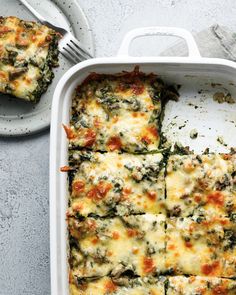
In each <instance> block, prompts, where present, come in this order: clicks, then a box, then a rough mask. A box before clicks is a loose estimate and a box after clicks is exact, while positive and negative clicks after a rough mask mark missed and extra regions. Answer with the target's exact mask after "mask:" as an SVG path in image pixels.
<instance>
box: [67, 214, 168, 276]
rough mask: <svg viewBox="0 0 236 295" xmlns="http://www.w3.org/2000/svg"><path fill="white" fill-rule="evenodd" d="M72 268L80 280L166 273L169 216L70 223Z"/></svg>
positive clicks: (93, 219) (70, 221)
mask: <svg viewBox="0 0 236 295" xmlns="http://www.w3.org/2000/svg"><path fill="white" fill-rule="evenodd" d="M68 226H69V233H70V236H71V240H70V267H71V270H72V274H73V276H76V277H78V278H86V277H94V276H96V277H97V276H99V277H101V276H106V275H110V276H115V277H119V276H121V275H122V274H125V273H127V272H128V273H130V274H132V275H138V276H141V277H144V276H152V275H159V274H161V273H162V272H163V267H164V251H165V228H164V227H165V216H164V215H161V214H160V215H152V214H144V215H131V216H124V217H115V218H112V219H111V218H99V219H98V218H92V217H90V218H86V219H85V220H83V221H80V220H78V219H76V218H73V217H69V219H68Z"/></svg>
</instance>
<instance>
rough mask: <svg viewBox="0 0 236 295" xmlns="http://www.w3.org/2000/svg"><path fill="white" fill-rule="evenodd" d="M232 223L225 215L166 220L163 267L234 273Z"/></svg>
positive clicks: (208, 273)
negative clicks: (164, 262) (164, 261)
mask: <svg viewBox="0 0 236 295" xmlns="http://www.w3.org/2000/svg"><path fill="white" fill-rule="evenodd" d="M235 241H236V223H235V222H233V221H231V220H230V219H229V218H226V217H214V218H210V217H200V216H198V217H197V216H194V217H188V218H187V217H186V218H183V217H180V218H176V217H172V218H170V219H168V220H167V230H166V264H165V266H166V268H167V269H168V271H169V272H170V273H173V274H186V275H200V276H218V277H226V278H232V277H235V276H236V242H235Z"/></svg>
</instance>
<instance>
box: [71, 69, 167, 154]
mask: <svg viewBox="0 0 236 295" xmlns="http://www.w3.org/2000/svg"><path fill="white" fill-rule="evenodd" d="M170 92H171V91H169V90H167V89H166V87H165V85H164V83H163V82H162V81H161V80H160V79H159V78H157V76H155V75H153V74H149V75H146V74H143V73H141V72H139V71H138V70H137V68H136V69H135V70H134V71H133V72H130V73H121V74H117V75H102V74H95V73H93V74H91V75H90V76H89V77H87V79H86V80H85V81H84V82H83V83H82V84H81V85H80V86H78V87H77V89H76V91H75V95H74V98H73V100H72V114H71V115H72V118H71V121H70V127H66V126H65V130H66V132H67V137H68V139H69V142H70V147H84V148H87V149H92V150H94V151H115V150H118V151H119V150H123V151H127V152H145V151H151V150H156V149H157V148H158V146H159V142H160V134H159V133H160V130H159V129H160V121H161V118H160V116H161V109H162V100H164V97H167V96H168V95H170Z"/></svg>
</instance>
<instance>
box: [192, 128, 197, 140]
mask: <svg viewBox="0 0 236 295" xmlns="http://www.w3.org/2000/svg"><path fill="white" fill-rule="evenodd" d="M197 136H198V131H197V129H192V130H191V131H190V138H192V139H195V138H197Z"/></svg>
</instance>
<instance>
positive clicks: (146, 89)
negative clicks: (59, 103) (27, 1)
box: [61, 68, 236, 295]
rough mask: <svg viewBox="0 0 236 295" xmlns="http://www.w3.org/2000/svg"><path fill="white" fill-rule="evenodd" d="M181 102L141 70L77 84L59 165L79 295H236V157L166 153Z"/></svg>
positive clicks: (74, 290)
mask: <svg viewBox="0 0 236 295" xmlns="http://www.w3.org/2000/svg"><path fill="white" fill-rule="evenodd" d="M176 95H177V92H176V91H175V90H174V88H173V87H170V86H166V85H165V84H164V82H163V81H161V80H160V78H158V77H157V76H155V75H154V74H148V75H146V74H143V73H140V72H139V70H138V68H135V70H134V71H133V72H131V73H127V72H125V73H121V74H117V75H111V76H109V75H100V74H95V73H93V74H91V75H90V76H89V77H88V78H87V79H85V81H84V82H83V83H82V84H81V85H79V86H78V87H77V89H76V91H75V94H74V97H73V100H72V109H71V120H70V126H66V125H64V126H63V127H64V129H65V132H66V135H67V137H68V147H69V148H68V165H67V166H64V167H62V168H61V171H63V172H67V173H68V186H69V190H68V191H69V206H68V210H67V216H66V219H67V224H68V236H69V290H70V294H71V295H109V294H114V295H115V294H116V295H126V294H131V295H164V294H165V295H217V294H222V295H225V294H228V295H233V294H236V281H235V278H236V201H235V198H236V153H235V151H233V150H232V152H231V153H228V154H210V153H208V154H202V155H194V154H191V153H188V154H181V153H180V150H174V151H170V150H168V149H166V148H164V145H163V144H162V138H161V120H162V117H163V114H164V107H165V104H166V102H167V101H168V99H171V98H173V96H174V99H176ZM154 130H155V132H154ZM163 142H164V141H163Z"/></svg>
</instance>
